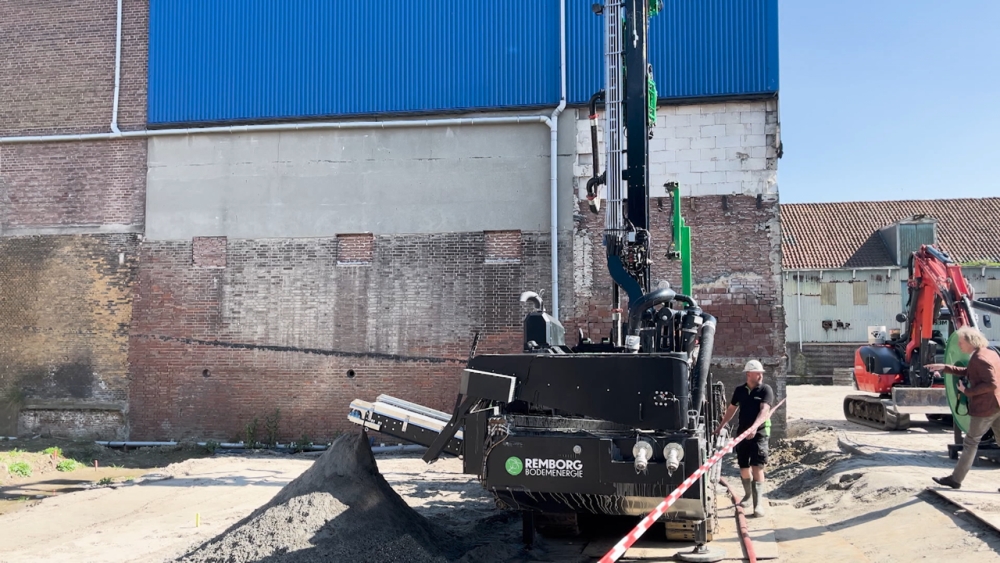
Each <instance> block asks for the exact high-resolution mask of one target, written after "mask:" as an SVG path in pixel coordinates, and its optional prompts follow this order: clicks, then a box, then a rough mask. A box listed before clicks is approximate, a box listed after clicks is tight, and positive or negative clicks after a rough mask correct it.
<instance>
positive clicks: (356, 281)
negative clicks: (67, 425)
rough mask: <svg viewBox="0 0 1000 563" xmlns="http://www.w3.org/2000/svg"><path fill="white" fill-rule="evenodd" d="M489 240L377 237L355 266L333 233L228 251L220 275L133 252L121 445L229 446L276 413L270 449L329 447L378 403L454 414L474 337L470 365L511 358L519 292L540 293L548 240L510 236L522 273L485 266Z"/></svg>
mask: <svg viewBox="0 0 1000 563" xmlns="http://www.w3.org/2000/svg"><path fill="white" fill-rule="evenodd" d="M338 239H339V240H338ZM486 240H487V237H486V235H485V234H484V233H453V234H437V235H406V236H378V237H374V238H373V239H372V245H371V250H372V258H371V261H370V262H369V263H354V264H349V263H345V262H344V261H343V260H340V258H341V256H340V253H341V252H342V251H343V250H344V249H345V248H353V247H351V246H346V247H345V246H342V244H341V243H343V242H344V241H343V238H342V237H331V238H328V239H284V240H281V239H279V240H256V241H253V240H229V241H228V246H227V260H226V265H225V268H218V269H205V268H196V267H195V266H194V265H193V264H192V244H191V243H184V242H153V241H148V242H146V243H144V245H143V249H142V256H141V259H140V262H141V267H140V271H139V282H138V290H137V291H138V294H137V297H136V300H135V306H134V314H133V318H132V325H131V334H130V347H129V354H130V358H131V375H132V386H131V390H130V413H129V422H130V425H131V430H132V434H131V437H132V439H137V440H145V439H150V440H153V439H167V438H171V439H183V438H189V437H190V438H215V439H227V440H228V439H234V438H236V437H237V436H238V435H239V433H240V432H241V431H242V429H243V427H244V425H245V424H246V423H248V422H249V421H251V420H252V419H253V417H255V416H256V417H259V418H260V419H261V420H263V417H264V416H266V415H267V414H268V413H271V412H273V411H274V410H275V409H281V413H282V414H281V420H282V422H281V426H282V430H281V437H282V439H285V440H288V439H297V438H300V437H301V435H302V434H306V435H308V436H310V437H312V438H314V439H323V438H329V437H330V436H331V435H332V434H333V433H334V432H335V431H337V430H343V429H347V428H349V427H350V426H351V425H350V423H348V421H347V408H348V406H349V404H350V401H351V400H352V399H355V398H360V399H365V400H373V399H375V397H376V396H377V395H378V394H380V393H387V394H390V395H396V396H399V397H402V398H406V399H408V400H413V401H416V402H418V403H421V404H425V405H427V406H430V407H433V408H437V409H441V410H445V411H449V412H450V410H451V409H452V408H453V407H454V400H455V396H456V393H457V389H458V378H459V375H460V374H461V370H462V368H463V367H464V365H465V361H466V358H467V356H468V353H469V347H470V344H471V342H472V338H473V335H474V333H475V332H477V331H478V332H480V342H479V347H478V353H490V352H512V351H518V350H519V349H520V345H521V342H520V337H521V323H522V320H523V315H524V312H525V309H526V306H524V305H522V304H521V303H520V302H519V301H518V296H519V295H520V293H521V291H523V290H525V289H532V290H536V291H538V290H542V291H544V290H545V289H546V288H547V287H548V285H547V284H548V268H547V264H548V238H547V236H545V234H541V233H522V234H521V235H520V240H519V246H520V254H521V256H522V258H521V261H520V262H491V261H488V260H487V256H488V254H487V243H486Z"/></svg>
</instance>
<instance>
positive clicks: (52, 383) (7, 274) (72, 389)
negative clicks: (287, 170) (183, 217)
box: [0, 234, 138, 411]
mask: <svg viewBox="0 0 1000 563" xmlns="http://www.w3.org/2000/svg"><path fill="white" fill-rule="evenodd" d="M137 260H138V240H137V237H136V236H135V235H124V234H122V235H102V236H92V235H91V236H61V237H51V236H36V237H16V238H11V237H7V238H2V239H0V365H2V366H4V369H3V370H2V371H0V392H2V393H3V394H4V396H5V397H8V398H9V397H11V396H12V395H20V396H19V398H18V400H17V401H15V403H17V404H11V403H10V402H9V401H2V402H0V403H3V404H4V405H5V406H0V409H8V410H9V409H11V408H16V407H21V410H22V411H27V410H31V409H34V408H39V409H42V408H51V407H52V405H53V403H59V404H61V405H62V406H67V405H77V406H86V407H88V408H92V407H94V406H96V405H104V406H107V405H109V404H111V405H117V408H118V409H119V410H121V409H123V408H124V406H125V400H126V397H127V394H128V380H127V371H128V370H127V363H126V361H127V358H128V326H129V322H130V318H131V313H132V283H133V278H134V276H135V272H136V269H137Z"/></svg>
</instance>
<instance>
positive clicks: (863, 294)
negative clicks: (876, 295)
mask: <svg viewBox="0 0 1000 563" xmlns="http://www.w3.org/2000/svg"><path fill="white" fill-rule="evenodd" d="M851 285H852V286H853V288H854V304H855V305H867V304H868V282H867V281H856V282H854V283H852V284H851Z"/></svg>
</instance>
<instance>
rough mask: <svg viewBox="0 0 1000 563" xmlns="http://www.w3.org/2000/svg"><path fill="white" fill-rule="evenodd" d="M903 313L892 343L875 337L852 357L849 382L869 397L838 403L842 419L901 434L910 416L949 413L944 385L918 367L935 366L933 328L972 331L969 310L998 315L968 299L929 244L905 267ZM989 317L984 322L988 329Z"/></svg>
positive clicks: (939, 345)
mask: <svg viewBox="0 0 1000 563" xmlns="http://www.w3.org/2000/svg"><path fill="white" fill-rule="evenodd" d="M907 285H908V287H909V297H910V298H909V311H908V313H907V314H900V315H898V316H897V317H896V320H897V321H899V322H905V323H906V328H905V330H904V331H903V332H902V333H901V334H900V335H898V337H895V338H888V339H887V338H885V337H884V335H882V336H881V337H879V338H877V339H876V341H875V342H873V343H872V344H870V345H868V346H862V347H861V348H858V350H857V351H856V352H855V353H854V383H855V386H856V387H857V389H858V390H859V391H863V392H866V393H873V394H874V395H850V396H848V397H845V398H844V416H845V417H846V418H847V420H850V421H853V422H857V423H859V424H864V425H866V426H871V427H874V428H878V429H883V430H905V429H906V428H908V427H909V425H910V414H914V413H923V414H926V415H927V417H928V418H929V419H935V418H944V416H946V415H950V414H951V407H950V406H949V402H948V398H947V396H946V393H945V388H944V381H943V380H942V379H941V378H940V377H938V378H935V377H934V376H933V374H930V373H928V372H927V370H926V369H924V367H923V366H925V365H927V364H933V363H938V362H939V361H940V358H941V357H943V355H944V352H945V347H946V341H945V340H944V338H943V337H942V336H941V334H940V333H939V332H938V331H935V330H934V323H935V322H940V321H943V320H948V321H949V324H950V327H952V328H953V329H956V330H957V329H959V328H961V327H963V326H973V327H975V326H977V321H976V316H975V314H974V313H973V309H981V310H984V311H989V312H998V311H1000V308H997V307H995V306H992V305H989V304H986V303H982V302H979V301H975V300H974V296H973V291H972V289H971V288H970V287H969V284H968V282H967V281H966V279H965V277H964V276H963V275H962V269H961V267H959V265H958V264H956V263H954V262H953V261H952V260H951V258H949V257H948V255H947V254H945V253H944V252H942V251H941V250H939V249H938V248H936V247H934V246H931V245H924V246H921V247H920V250H918V251H917V252H914V253H913V254H912V256H911V257H910V262H909V280H908V282H907ZM988 319H989V317H988V316H987V317H986V318H985V319H984V321H985V322H986V323H987V326H989V324H988V322H989V320H988Z"/></svg>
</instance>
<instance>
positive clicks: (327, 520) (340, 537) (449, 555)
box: [177, 433, 516, 563]
mask: <svg viewBox="0 0 1000 563" xmlns="http://www.w3.org/2000/svg"><path fill="white" fill-rule="evenodd" d="M484 539H486V538H481V539H480V540H479V541H474V538H459V537H456V536H455V535H454V534H453V533H451V532H449V531H447V530H443V529H441V528H439V527H438V526H435V525H434V524H433V523H431V522H430V521H429V520H427V519H426V518H424V517H423V516H421V515H420V514H418V513H417V512H415V511H414V510H413V509H412V508H410V506H408V505H407V504H406V502H405V501H404V500H403V499H402V498H401V497H400V496H399V495H398V494H396V492H395V491H394V490H393V489H392V487H391V486H390V485H389V484H388V483H387V482H386V481H385V479H384V478H383V477H382V475H381V474H380V473H379V471H378V467H377V466H376V464H375V458H374V456H373V455H372V453H371V450H370V449H369V448H368V446H367V437H366V435H365V434H364V433H360V434H347V435H342V436H340V437H339V438H337V440H336V441H334V443H333V445H332V446H331V447H330V448H329V449H328V450H327V451H326V452H325V453H324V454H323V455H322V456H321V457H320V458H318V459H317V460H316V462H315V463H314V464H313V466H312V467H310V468H309V469H308V470H307V471H306V472H304V473H303V474H302V475H300V476H299V477H298V478H297V479H295V480H294V481H292V482H291V483H289V484H288V485H287V486H285V488H283V489H282V490H281V491H280V492H278V494H277V495H275V497H274V498H273V499H272V500H271V502H269V503H268V504H266V505H264V506H263V507H261V508H258V509H257V510H256V511H254V512H253V513H252V514H251V515H250V516H248V517H246V518H244V519H243V520H241V521H239V522H237V523H236V524H235V525H233V526H232V527H231V528H229V529H228V530H226V531H225V532H223V533H222V534H220V535H219V536H217V537H215V538H213V539H212V540H209V541H208V542H206V543H204V544H203V545H201V546H199V547H197V548H196V549H195V550H193V551H191V552H190V553H188V554H186V555H184V556H183V557H181V558H180V559H178V560H177V562H178V563H244V562H246V563H249V562H251V561H253V562H261V563H264V562H267V563H277V562H281V563H312V562H320V561H322V562H333V561H345V562H347V561H350V562H367V561H371V562H379V563H390V562H396V561H398V562H412V563H451V562H456V561H462V562H464V563H488V562H493V561H497V562H499V561H509V560H510V558H511V557H516V551H513V552H512V546H511V545H510V542H509V540H510V539H511V538H495V537H494V538H488V539H491V540H493V542H490V541H483V540H484ZM500 540H502V541H500ZM473 541H474V543H473Z"/></svg>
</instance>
